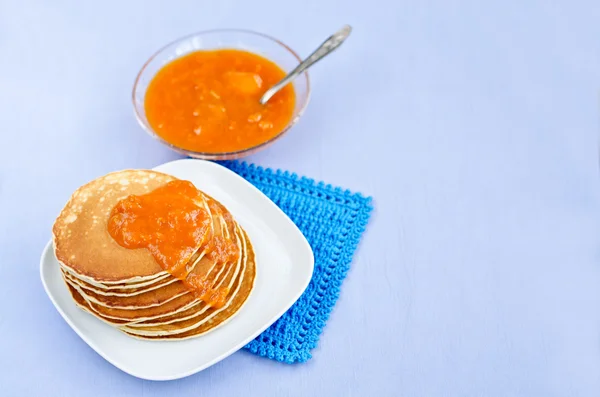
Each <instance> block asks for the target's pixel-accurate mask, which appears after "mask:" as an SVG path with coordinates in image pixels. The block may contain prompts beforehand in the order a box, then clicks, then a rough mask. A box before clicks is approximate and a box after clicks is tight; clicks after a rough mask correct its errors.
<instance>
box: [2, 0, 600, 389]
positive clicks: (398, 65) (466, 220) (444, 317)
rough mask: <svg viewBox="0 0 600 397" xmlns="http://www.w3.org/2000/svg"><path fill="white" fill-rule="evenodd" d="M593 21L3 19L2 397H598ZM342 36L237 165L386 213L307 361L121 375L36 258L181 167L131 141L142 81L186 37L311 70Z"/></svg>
mask: <svg viewBox="0 0 600 397" xmlns="http://www.w3.org/2000/svg"><path fill="white" fill-rule="evenodd" d="M599 21H600V5H599V4H598V2H594V1H589V0H588V1H573V2H566V1H565V2H549V1H542V0H538V1H527V2H510V1H509V2H507V1H496V2H477V1H461V0H459V1H446V0H438V1H413V2H407V1H392V0H386V1H370V2H369V1H350V0H346V1H328V0H306V1H302V2H284V1H274V0H264V1H263V0H256V1H232V0H222V1H189V0H186V1H171V2H166V1H138V0H130V1H119V2H117V1H103V2H82V1H75V0H71V1H64V0H56V1H8V0H3V1H0V133H1V134H2V141H1V144H0V148H1V149H0V150H1V155H0V208H1V209H2V210H1V211H0V254H1V257H0V272H1V274H2V278H1V279H0V336H1V338H0V395H2V396H21V395H22V396H38V395H39V396H50V395H51V396H86V395H90V396H91V395H110V396H113V397H116V396H129V395H144V396H161V397H165V396H166V397H169V396H173V397H175V396H177V397H182V396H188V395H189V396H202V395H206V396H220V395H225V396H227V395H242V394H243V395H244V396H266V395H278V396H305V395H343V396H363V395H367V393H370V394H373V395H380V396H392V395H393V396H438V395H440V396H441V395H443V396H567V395H569V396H598V395H600V233H599V231H600V230H599V222H598V221H599V215H600V189H599V186H600V184H599V182H600V180H599V175H598V133H599V127H598V124H599V120H600V112H599V108H600V106H599V87H600V23H599ZM344 23H350V24H352V25H353V26H354V32H353V34H352V36H351V37H350V39H349V41H348V42H347V43H346V44H344V46H343V47H342V48H341V49H340V50H339V51H338V52H336V53H335V54H334V55H332V56H331V58H329V59H327V60H326V61H323V62H322V63H319V64H318V65H316V66H315V68H314V71H312V87H313V95H312V102H311V103H310V105H309V108H308V110H307V112H306V114H305V116H304V117H303V119H302V120H301V121H300V123H299V124H298V125H297V126H296V127H295V128H294V129H293V130H292V131H291V132H290V133H289V135H287V136H286V137H285V138H284V139H282V140H281V141H280V142H278V143H277V144H276V145H273V146H272V147H270V148H269V149H268V150H266V151H264V152H261V153H260V154H257V155H255V156H253V157H252V158H250V159H249V160H250V161H252V162H254V163H258V164H262V165H266V166H272V167H276V168H282V169H287V170H291V171H295V172H297V173H298V174H301V175H307V176H310V177H313V178H315V179H317V180H325V181H327V182H330V183H333V184H335V185H339V186H344V187H347V188H349V189H351V190H354V191H362V192H367V193H368V194H370V195H372V196H373V197H375V198H376V200H377V202H376V211H375V212H374V214H373V218H372V220H371V222H370V224H369V229H368V232H367V233H366V234H365V238H364V240H363V241H362V244H361V246H360V248H359V250H358V252H357V255H356V257H355V262H354V263H353V266H352V270H351V272H350V273H349V275H348V278H347V279H346V280H345V282H344V287H343V288H342V293H341V297H340V300H339V301H338V303H337V305H336V307H335V310H334V311H333V313H332V316H331V318H330V321H329V323H328V326H327V330H326V332H325V333H324V334H323V337H322V338H321V340H320V342H319V348H317V349H315V350H314V351H313V359H312V360H310V361H309V362H307V363H305V364H300V365H292V366H290V365H283V364H281V363H277V362H273V361H271V360H266V359H262V358H259V357H256V356H254V355H252V354H249V353H248V352H239V353H236V354H234V355H233V356H231V357H230V358H228V359H226V360H224V361H223V362H221V363H219V364H218V365H216V366H214V367H212V368H210V369H208V370H206V371H204V372H202V373H200V374H198V375H195V376H191V377H189V378H186V379H184V380H181V381H175V382H168V383H153V382H146V381H141V380H139V379H135V378H133V377H130V376H128V375H126V374H124V373H122V372H120V371H119V370H117V369H116V368H114V367H113V366H111V365H110V364H108V363H107V362H106V361H104V360H103V359H102V358H101V357H100V356H98V355H97V354H96V353H94V352H93V351H92V350H91V349H90V348H89V347H88V346H87V345H86V344H85V343H84V342H83V341H81V340H80V339H79V337H77V336H76V335H75V333H74V332H73V331H72V330H71V329H70V328H69V326H68V325H67V324H66V323H65V322H64V321H63V320H62V319H61V318H60V316H59V315H58V313H57V312H56V310H55V309H54V308H53V307H52V305H51V303H50V301H49V300H48V299H47V297H46V296H45V293H44V291H43V289H42V286H41V283H40V281H39V277H38V258H39V254H40V252H41V250H42V248H43V246H44V244H45V243H46V242H47V241H48V239H49V238H50V227H51V225H52V222H53V220H54V217H55V216H56V214H57V213H58V211H59V210H60V208H61V207H62V205H63V204H64V203H65V201H66V200H67V199H68V197H69V195H70V194H71V192H72V191H73V190H74V189H75V188H76V187H77V186H79V185H81V184H82V183H84V182H86V181H88V180H90V179H92V178H94V177H97V176H99V175H101V174H104V173H106V172H109V171H112V170H116V169H121V168H128V167H152V166H155V165H157V164H159V163H162V162H164V161H167V160H171V159H173V158H175V157H176V155H175V154H173V153H172V152H170V151H168V150H167V149H165V148H164V147H162V146H161V145H160V144H159V143H158V142H156V141H154V140H152V139H150V138H148V137H147V136H146V135H145V134H144V133H143V132H142V131H141V129H140V128H139V127H138V126H137V124H136V122H135V121H134V118H133V114H132V106H131V103H130V91H131V87H132V84H133V79H134V77H135V75H136V73H137V72H138V70H139V68H140V67H141V65H142V64H143V63H144V61H145V60H146V59H147V57H148V56H149V55H150V54H152V53H153V52H154V51H155V50H156V49H157V48H158V47H160V46H161V45H163V44H164V43H166V42H168V41H170V40H172V39H174V38H176V37H178V36H181V35H184V34H187V33H190V32H193V31H197V30H204V29H211V28H218V27H241V28H249V29H255V30H259V31H262V32H265V33H269V34H272V35H274V36H276V37H279V38H281V39H282V40H284V41H285V42H286V43H288V44H289V45H290V46H292V47H293V48H294V49H296V50H297V51H298V52H300V53H301V54H308V53H309V52H310V51H311V50H312V49H313V48H314V47H315V46H316V45H318V44H319V43H321V41H322V40H323V39H324V38H325V37H326V36H327V35H329V34H330V33H332V32H333V31H334V30H336V29H337V28H339V27H340V26H341V25H343V24H344Z"/></svg>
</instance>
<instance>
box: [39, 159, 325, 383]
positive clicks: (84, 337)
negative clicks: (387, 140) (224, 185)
mask: <svg viewBox="0 0 600 397" xmlns="http://www.w3.org/2000/svg"><path fill="white" fill-rule="evenodd" d="M177 163H190V164H197V163H200V164H203V166H208V167H212V168H213V169H219V168H220V169H222V170H224V171H226V172H228V173H230V174H231V175H233V176H234V179H236V180H237V181H238V182H240V183H243V184H245V185H247V186H248V187H250V188H251V189H253V190H254V191H255V192H256V193H258V194H259V195H260V196H262V198H264V199H266V201H268V202H269V205H270V206H271V207H272V208H274V209H275V210H276V212H278V213H279V214H280V215H282V216H283V217H284V218H285V219H286V222H287V223H288V225H290V226H291V227H292V228H293V229H294V230H295V231H296V232H297V234H298V235H299V236H300V237H301V239H300V241H302V245H303V246H304V249H307V250H308V251H307V252H308V253H310V255H309V257H310V261H309V262H308V263H307V266H308V267H309V268H310V269H309V270H310V271H309V272H307V275H308V276H307V277H306V279H305V280H302V281H303V282H302V283H301V285H302V288H299V289H298V292H297V293H296V294H294V296H293V298H291V299H290V300H289V301H288V302H287V303H286V304H285V305H283V306H282V309H280V310H279V311H278V312H277V313H276V314H275V315H274V316H272V317H271V318H270V319H269V320H268V321H266V322H265V324H263V325H262V326H261V327H259V329H258V331H255V332H253V333H251V334H249V335H248V336H247V337H245V338H244V339H243V340H242V342H240V343H238V344H236V345H234V346H232V347H231V348H229V349H228V350H226V351H225V352H224V353H222V354H220V355H218V356H216V357H215V358H213V359H212V360H208V361H207V362H205V363H203V364H201V365H199V366H194V367H193V368H192V369H190V370H187V371H182V372H180V373H176V374H171V375H167V376H146V375H144V374H141V373H138V372H136V371H135V370H133V369H131V368H128V366H123V365H121V363H119V362H116V361H115V360H113V359H112V358H111V357H110V355H109V354H107V353H106V352H105V351H104V349H102V348H100V347H99V346H98V345H97V344H96V343H94V342H93V341H92V340H90V339H89V338H88V337H87V334H86V333H85V332H83V331H81V330H80V329H79V327H78V326H77V325H75V324H74V323H73V321H71V319H70V318H69V316H68V315H67V314H66V313H65V312H64V310H63V309H62V306H61V305H60V304H59V303H58V302H57V301H56V299H55V298H54V295H53V292H52V288H51V287H50V286H49V285H48V283H47V280H46V277H45V276H44V270H45V269H46V267H47V264H46V260H45V258H46V257H47V256H48V255H52V256H54V258H56V256H55V255H54V252H53V249H52V248H53V242H52V239H50V241H48V243H46V245H45V247H44V249H43V250H42V254H41V257H40V279H41V281H42V285H43V286H44V290H45V291H46V295H48V298H49V299H50V301H51V302H52V304H53V305H54V308H55V309H56V310H57V311H58V313H59V314H60V315H61V317H62V318H63V320H65V322H66V323H67V324H68V325H69V327H71V329H72V330H73V331H75V333H76V334H77V335H78V336H79V337H80V338H81V339H82V340H83V341H84V342H85V343H86V344H87V345H88V346H89V347H91V348H92V350H94V351H95V352H96V353H97V354H99V355H100V356H101V357H102V358H104V359H105V360H106V361H108V362H109V363H110V364H112V365H113V366H115V367H117V368H118V369H120V370H121V371H123V372H125V373H127V374H129V375H131V376H134V377H136V378H140V379H145V380H152V381H169V380H176V379H181V378H185V377H187V376H191V375H194V374H196V373H198V372H201V371H203V370H205V369H206V368H209V367H211V366H213V365H214V364H216V363H218V362H220V361H222V360H224V359H225V358H227V357H229V356H230V355H232V354H233V353H235V352H237V351H239V350H241V349H242V348H243V347H244V346H245V345H246V344H248V343H249V342H250V341H252V340H253V339H254V338H256V337H257V336H258V335H260V334H261V333H262V332H264V331H265V330H266V329H267V328H269V327H270V326H271V325H272V324H273V323H275V322H276V321H277V320H278V319H279V318H281V316H283V315H284V314H285V312H287V311H288V310H289V308H290V307H292V306H293V305H294V303H296V302H297V301H298V299H299V298H300V297H301V296H302V294H303V293H304V292H305V291H306V289H307V288H308V286H309V284H310V281H311V279H312V276H313V273H314V262H315V260H314V252H313V250H312V247H311V246H310V244H309V243H308V240H307V239H306V237H305V236H304V234H302V232H301V231H300V229H299V228H298V226H297V225H296V224H295V223H294V222H293V221H292V220H291V219H290V218H289V216H287V214H286V213H285V212H283V210H282V209H281V208H279V207H278V206H277V205H276V204H275V203H274V202H273V201H272V200H271V199H270V198H269V197H268V196H267V195H265V194H264V193H263V192H262V191H260V189H258V188H257V187H256V186H254V185H253V184H252V183H250V182H249V181H247V180H246V179H244V178H243V177H241V176H240V175H238V174H236V173H235V172H233V171H232V170H230V169H228V168H227V167H224V166H222V165H220V164H217V163H214V162H211V161H206V160H199V159H177V160H173V161H168V162H166V163H162V164H160V165H158V166H156V167H153V168H152V170H158V171H159V172H163V171H161V170H160V169H161V168H162V167H165V166H168V165H172V164H177ZM217 172H220V171H217ZM50 251H52V252H50ZM253 292H254V291H253ZM84 314H85V313H84ZM215 332H219V330H218V329H217V330H215ZM193 340H194V339H190V341H193ZM178 342H186V341H178ZM153 343H172V341H155V342H153Z"/></svg>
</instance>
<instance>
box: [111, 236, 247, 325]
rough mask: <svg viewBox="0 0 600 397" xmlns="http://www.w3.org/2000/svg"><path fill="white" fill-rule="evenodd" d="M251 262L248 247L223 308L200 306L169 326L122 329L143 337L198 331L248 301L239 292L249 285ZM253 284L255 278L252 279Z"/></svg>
mask: <svg viewBox="0 0 600 397" xmlns="http://www.w3.org/2000/svg"><path fill="white" fill-rule="evenodd" d="M249 259H250V260H249ZM250 261H251V262H252V264H253V263H254V257H253V253H252V258H249V255H248V250H247V247H246V248H245V249H244V259H243V261H242V267H241V269H239V272H236V274H233V275H232V277H231V278H230V279H229V281H228V282H227V281H226V282H227V284H228V287H229V294H228V296H227V303H226V304H225V305H224V306H223V307H220V308H215V307H208V306H206V305H204V306H199V307H198V310H197V312H196V313H194V314H191V315H187V316H182V315H181V314H180V315H179V316H180V317H182V318H181V319H179V320H175V321H172V320H171V321H169V322H168V323H167V324H161V325H158V326H147V325H145V324H144V325H142V324H135V325H130V326H123V327H121V329H122V330H124V331H126V332H128V333H130V334H135V335H141V336H157V335H162V336H164V335H175V334H180V333H185V332H187V331H191V330H193V329H196V328H198V327H200V326H202V325H203V324H205V323H206V322H207V321H209V320H210V319H211V318H213V317H214V316H216V315H217V314H218V313H221V312H224V311H227V310H228V309H229V307H230V306H231V307H238V306H237V300H239V299H243V300H245V299H246V297H247V295H244V294H239V291H240V289H241V287H242V285H248V280H247V279H246V277H247V275H248V274H247V270H248V271H249V272H250V271H252V270H251V269H250V266H251V265H250V264H249V262H250ZM244 281H246V284H244ZM252 283H253V278H252ZM250 289H251V287H250ZM162 320H164V319H161V321H162Z"/></svg>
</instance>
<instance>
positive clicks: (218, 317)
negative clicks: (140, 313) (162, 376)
mask: <svg viewBox="0 0 600 397" xmlns="http://www.w3.org/2000/svg"><path fill="white" fill-rule="evenodd" d="M244 233H245V232H244ZM246 238H247V235H246ZM248 241H249V240H248ZM247 257H248V259H247V262H246V263H247V266H246V269H245V271H244V276H243V277H242V282H241V285H240V287H239V289H238V290H237V293H236V294H235V296H234V298H233V300H232V302H231V304H230V305H229V306H227V307H226V308H224V309H223V310H218V309H214V308H210V309H209V311H210V313H209V314H207V315H206V316H205V317H204V318H203V319H202V320H201V321H200V322H198V323H197V324H196V326H191V327H190V326H188V327H187V328H189V329H188V330H187V331H185V332H181V333H171V334H167V335H165V334H163V333H162V332H161V333H160V334H159V335H139V334H133V333H132V332H129V331H128V330H126V329H123V328H124V327H123V328H122V329H123V330H124V332H125V333H127V334H129V335H132V336H135V337H137V338H142V339H154V340H181V339H188V338H193V337H197V336H200V335H203V334H206V333H207V332H209V331H212V330H215V329H217V328H218V327H220V326H221V325H224V324H225V323H226V322H227V321H229V320H231V319H232V318H233V316H234V315H235V314H236V313H238V312H239V310H240V309H241V307H242V306H243V305H244V303H246V302H247V300H248V297H249V296H250V293H251V292H252V289H253V287H254V280H255V277H256V262H255V256H254V250H253V249H252V246H251V245H250V244H248V253H247Z"/></svg>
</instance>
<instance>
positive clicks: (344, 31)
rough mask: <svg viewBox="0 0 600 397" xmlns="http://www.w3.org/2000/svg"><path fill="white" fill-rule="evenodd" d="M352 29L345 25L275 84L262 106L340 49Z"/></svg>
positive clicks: (267, 93)
mask: <svg viewBox="0 0 600 397" xmlns="http://www.w3.org/2000/svg"><path fill="white" fill-rule="evenodd" d="M351 31H352V28H351V27H350V25H345V26H344V27H343V28H341V29H340V30H338V31H337V32H335V33H334V34H333V35H332V36H330V37H329V38H328V39H327V40H325V42H324V43H323V44H321V45H320V46H319V48H317V49H316V50H315V51H314V52H313V53H312V54H310V55H309V56H308V58H306V59H305V60H304V61H302V62H301V63H300V65H298V66H296V68H295V69H294V70H292V71H291V72H290V73H289V74H288V75H287V76H285V77H284V78H283V79H282V80H281V81H280V82H278V83H277V84H275V85H274V86H273V87H271V88H269V89H268V90H267V91H266V92H265V93H264V94H263V96H262V97H261V98H260V101H259V102H260V104H261V105H264V104H265V103H267V102H268V101H269V99H271V97H273V95H275V94H276V93H277V91H279V90H280V89H282V88H283V87H285V86H286V85H287V84H288V83H289V82H291V81H292V80H294V79H295V78H296V77H298V76H299V75H300V74H302V72H304V71H305V70H306V69H308V68H309V67H311V66H312V65H314V64H315V63H316V62H317V61H320V60H321V59H323V58H325V57H326V56H327V55H329V54H330V53H331V52H333V50H335V49H336V48H338V47H339V46H340V45H341V44H342V43H343V42H344V40H346V38H347V37H348V36H349V35H350V32H351Z"/></svg>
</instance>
